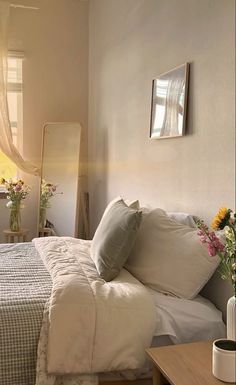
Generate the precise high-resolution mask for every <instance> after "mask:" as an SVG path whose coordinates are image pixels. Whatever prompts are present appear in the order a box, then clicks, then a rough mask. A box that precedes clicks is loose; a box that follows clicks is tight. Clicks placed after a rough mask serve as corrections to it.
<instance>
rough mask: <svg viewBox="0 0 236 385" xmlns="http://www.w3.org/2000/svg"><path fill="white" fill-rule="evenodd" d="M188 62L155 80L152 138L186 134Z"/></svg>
mask: <svg viewBox="0 0 236 385" xmlns="http://www.w3.org/2000/svg"><path fill="white" fill-rule="evenodd" d="M188 70H189V65H188V63H186V64H184V65H182V66H180V67H178V68H175V69H173V70H172V71H169V72H167V73H165V74H163V75H160V76H159V77H158V78H157V79H155V80H153V90H152V113H151V133H150V136H151V138H168V137H173V136H182V135H184V126H185V118H186V101H187V82H188Z"/></svg>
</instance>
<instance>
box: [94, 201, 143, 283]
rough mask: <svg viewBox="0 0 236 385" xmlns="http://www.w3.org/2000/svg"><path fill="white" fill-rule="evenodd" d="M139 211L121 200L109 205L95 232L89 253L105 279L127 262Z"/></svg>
mask: <svg viewBox="0 0 236 385" xmlns="http://www.w3.org/2000/svg"><path fill="white" fill-rule="evenodd" d="M141 219H142V213H141V211H137V210H134V209H132V208H130V207H128V206H127V205H126V204H125V203H124V201H123V200H119V201H117V202H115V203H114V204H112V205H111V207H110V208H109V210H107V212H106V215H103V217H102V219H101V222H100V223H99V226H98V228H97V230H96V232H95V235H94V238H93V240H92V244H91V257H92V259H93V261H94V263H95V266H96V268H97V271H98V273H99V275H100V277H101V278H103V279H104V280H105V281H111V280H112V279H114V278H115V277H116V276H117V275H118V274H119V272H120V270H121V269H122V267H123V265H124V263H125V262H126V260H127V258H128V256H129V253H130V250H131V249H132V247H133V245H134V242H135V240H136V237H137V231H138V229H139V226H140V223H141Z"/></svg>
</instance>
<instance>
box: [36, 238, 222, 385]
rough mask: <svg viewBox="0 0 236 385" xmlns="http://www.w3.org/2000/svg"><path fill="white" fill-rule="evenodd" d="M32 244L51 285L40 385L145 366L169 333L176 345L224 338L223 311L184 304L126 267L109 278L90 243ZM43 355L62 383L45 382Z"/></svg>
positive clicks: (69, 240)
mask: <svg viewBox="0 0 236 385" xmlns="http://www.w3.org/2000/svg"><path fill="white" fill-rule="evenodd" d="M34 244H35V247H36V249H37V250H38V252H39V254H40V255H41V258H42V260H43V261H44V263H45V266H46V267H47V269H48V271H49V272H50V274H51V277H52V280H53V291H52V296H51V301H50V308H49V329H48V331H47V330H46V329H47V328H45V330H46V333H47V332H48V333H49V335H48V337H47V336H46V340H44V342H43V338H44V339H45V334H44V336H43V334H42V335H41V337H42V338H41V344H40V343H39V347H40V348H39V349H41V353H42V354H41V360H40V361H39V363H40V365H39V367H38V381H37V384H40V385H41V384H42V385H46V384H63V385H67V384H69V383H70V384H71V383H73V384H75V383H76V384H77V383H78V384H83V385H84V384H87V383H92V377H90V378H89V380H88V382H86V381H84V382H82V381H81V378H77V381H78V382H75V380H74V378H72V379H71V381H72V382H68V380H69V378H68V376H67V378H64V379H63V377H64V375H65V374H78V373H79V374H81V373H82V374H83V373H99V372H104V371H105V372H108V371H120V370H122V371H123V370H126V369H135V368H139V369H140V368H142V366H143V363H144V362H145V358H146V356H145V348H146V347H148V346H149V345H150V344H151V339H152V337H153V336H157V337H159V338H160V336H168V338H169V339H170V340H171V341H172V342H173V343H181V342H191V341H196V340H202V339H211V338H213V339H215V338H221V337H224V336H225V326H224V324H223V322H222V319H221V313H220V312H219V311H217V310H216V308H215V307H214V305H212V304H211V303H210V302H209V301H207V300H205V299H204V298H202V297H200V296H198V297H197V298H196V299H194V300H183V299H179V298H176V297H170V296H166V295H163V294H161V293H157V292H156V291H154V290H152V289H147V288H145V287H144V286H143V285H142V284H141V283H140V282H139V281H137V280H136V279H135V278H134V277H133V276H132V275H131V274H130V273H129V272H128V271H126V270H125V269H123V270H122V271H121V273H120V275H119V276H118V277H117V278H116V279H115V280H113V281H111V282H108V283H107V282H105V281H103V280H102V279H101V278H99V276H98V273H97V271H96V268H95V266H94V264H93V261H92V260H91V258H90V257H89V249H90V242H89V241H83V240H78V239H74V238H70V237H48V238H38V239H35V240H34ZM155 305H156V306H155ZM47 317H48V316H47ZM159 338H158V339H159ZM45 341H47V342H45ZM45 350H47V369H48V370H47V372H48V373H52V374H57V375H58V374H59V377H61V379H60V380H58V381H60V382H58V381H57V379H56V377H55V376H52V377H53V378H52V377H50V376H49V377H48V376H47V375H46V377H45V374H46V355H45ZM44 362H45V363H44ZM40 371H42V373H40ZM141 371H142V369H141ZM129 373H130V372H129ZM41 374H42V376H41ZM61 375H62V376H61ZM129 378H130V377H129ZM46 380H47V382H46ZM95 382H96V381H95Z"/></svg>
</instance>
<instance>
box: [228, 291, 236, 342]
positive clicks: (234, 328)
mask: <svg viewBox="0 0 236 385" xmlns="http://www.w3.org/2000/svg"><path fill="white" fill-rule="evenodd" d="M227 338H228V339H229V340H233V341H236V295H235V296H233V297H231V298H230V299H229V300H228V303H227Z"/></svg>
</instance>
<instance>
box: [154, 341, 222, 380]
mask: <svg viewBox="0 0 236 385" xmlns="http://www.w3.org/2000/svg"><path fill="white" fill-rule="evenodd" d="M147 354H148V356H149V357H150V358H151V360H152V361H153V385H162V384H168V383H169V384H171V385H223V384H226V382H222V381H219V380H217V379H216V378H215V377H214V376H213V374H212V341H204V342H193V343H189V344H180V345H170V346H162V347H159V348H150V349H147Z"/></svg>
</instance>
